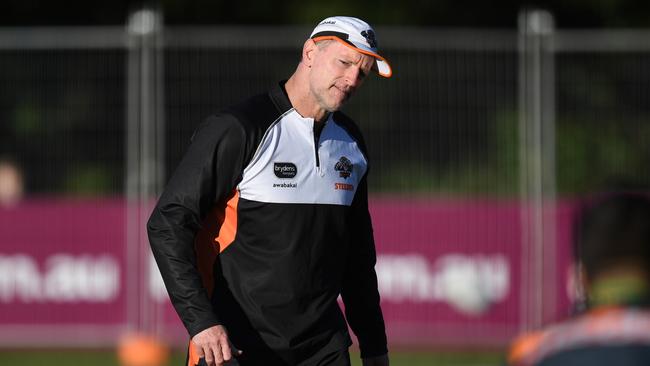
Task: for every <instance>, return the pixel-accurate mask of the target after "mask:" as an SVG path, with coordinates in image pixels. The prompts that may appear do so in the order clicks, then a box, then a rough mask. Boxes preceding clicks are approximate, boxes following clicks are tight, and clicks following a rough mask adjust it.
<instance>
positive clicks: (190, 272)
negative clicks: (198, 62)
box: [147, 115, 246, 337]
mask: <svg viewBox="0 0 650 366" xmlns="http://www.w3.org/2000/svg"><path fill="white" fill-rule="evenodd" d="M245 140H246V138H245V132H244V129H243V127H242V126H241V125H240V124H239V123H238V121H237V120H235V118H234V117H232V116H230V115H219V116H213V117H210V118H208V119H207V120H206V121H205V122H204V123H203V124H201V125H200V126H199V127H198V128H197V130H196V131H195V132H194V135H193V136H192V142H191V144H190V147H189V149H188V151H187V152H186V154H185V156H184V157H183V159H182V161H181V163H180V164H179V166H178V167H177V169H176V171H175V172H174V174H173V175H172V177H171V179H170V181H169V183H168V185H167V187H166V188H165V190H164V192H163V193H162V195H161V197H160V199H159V201H158V203H157V205H156V207H155V208H154V210H153V213H152V214H151V217H150V218H149V222H148V224H147V231H148V234H149V243H150V245H151V249H152V251H153V255H154V258H155V259H156V263H157V264H158V268H159V269H160V272H161V274H162V278H163V280H164V282H165V286H166V288H167V291H168V293H169V296H170V298H171V301H172V303H173V305H174V308H175V309H176V312H177V313H178V315H179V316H180V318H181V320H182V321H183V324H184V325H185V328H187V331H188V332H189V334H190V336H191V337H193V336H194V335H196V334H197V333H199V332H201V331H202V330H204V329H207V328H209V327H211V326H213V325H217V324H219V323H220V320H219V317H218V314H215V312H214V311H213V309H212V306H211V303H210V299H209V298H208V293H207V291H206V289H205V288H204V286H203V284H202V281H201V275H200V273H199V270H198V267H197V263H196V254H195V250H194V239H195V236H196V234H197V232H198V231H199V229H200V228H201V222H202V221H203V219H204V218H205V216H206V215H207V214H208V212H209V211H210V210H212V209H213V207H214V206H215V204H218V203H220V202H225V200H226V197H227V196H228V195H229V194H230V193H231V192H232V190H233V189H234V188H235V187H236V185H237V182H238V180H239V179H240V176H241V171H242V165H243V155H244V149H245Z"/></svg>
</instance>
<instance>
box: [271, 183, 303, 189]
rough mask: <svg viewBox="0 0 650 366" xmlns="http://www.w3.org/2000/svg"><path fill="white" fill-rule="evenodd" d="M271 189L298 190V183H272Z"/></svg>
mask: <svg viewBox="0 0 650 366" xmlns="http://www.w3.org/2000/svg"><path fill="white" fill-rule="evenodd" d="M273 188H298V183H273Z"/></svg>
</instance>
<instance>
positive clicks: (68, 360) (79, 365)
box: [0, 349, 503, 366]
mask: <svg viewBox="0 0 650 366" xmlns="http://www.w3.org/2000/svg"><path fill="white" fill-rule="evenodd" d="M184 361H185V353H184V351H176V352H173V353H172V355H171V357H170V360H169V362H168V365H169V366H182V365H183V364H184ZM0 365H3V366H4V365H6V366H10V365H20V366H42V365H48V366H86V365H88V366H119V362H118V360H117V356H116V354H115V352H114V351H107V350H101V351H98V350H74V351H72V350H29V349H27V350H0ZM352 365H353V366H361V361H360V360H359V355H358V354H357V353H353V354H352ZM425 365H426V366H497V365H503V356H502V354H501V353H499V352H485V351H482V352H476V351H466V352H464V351H458V350H456V351H440V352H429V351H411V352H405V351H402V352H391V366H425Z"/></svg>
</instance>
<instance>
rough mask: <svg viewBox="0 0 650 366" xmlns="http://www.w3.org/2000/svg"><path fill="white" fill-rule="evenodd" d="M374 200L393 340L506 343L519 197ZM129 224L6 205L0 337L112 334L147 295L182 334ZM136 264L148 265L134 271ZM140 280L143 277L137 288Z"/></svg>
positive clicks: (46, 339) (561, 250)
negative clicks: (131, 244)
mask: <svg viewBox="0 0 650 366" xmlns="http://www.w3.org/2000/svg"><path fill="white" fill-rule="evenodd" d="M571 210H572V206H571V204H568V203H567V204H562V205H559V206H558V210H557V215H556V218H557V220H556V221H557V235H558V247H557V248H556V251H555V252H556V256H557V260H556V263H555V266H556V268H557V273H558V276H557V280H556V281H555V282H554V283H552V284H551V286H552V290H553V291H554V294H555V300H554V301H553V303H552V304H550V306H551V307H552V311H551V312H552V314H554V316H555V317H561V316H563V315H564V314H566V313H567V312H568V304H569V301H570V300H569V297H568V292H567V283H569V282H570V281H569V278H568V273H569V272H568V271H569V267H570V261H569V253H570V250H569V240H568V238H569V236H570V233H569V231H568V228H569V226H570V225H569V224H570V213H571ZM370 211H371V215H372V218H373V226H374V233H375V239H376V245H377V266H376V270H377V275H378V281H379V289H380V293H381V296H382V308H383V311H384V316H385V320H386V324H387V328H388V333H389V339H390V341H391V343H394V344H410V345H415V344H417V345H449V344H451V345H454V344H457V345H461V344H462V345H466V344H473V345H502V344H505V342H507V341H508V340H509V339H510V338H511V337H513V336H514V335H516V334H517V333H518V332H519V330H520V329H521V326H522V321H523V313H522V312H523V311H524V309H525V306H526V304H527V303H528V302H529V301H528V299H527V296H530V292H529V291H527V289H526V288H525V287H524V284H525V283H524V282H523V281H522V277H523V276H525V275H526V271H527V266H528V264H529V263H528V262H527V261H526V258H525V257H524V253H523V251H522V237H523V236H522V235H523V230H524V229H525V228H524V227H523V226H522V224H521V222H522V220H521V205H520V204H519V203H518V202H516V201H479V200H475V201H471V200H458V201H453V200H435V199H417V200H416V199H408V200H407V199H398V198H380V197H375V198H373V199H371V203H370ZM125 228H126V206H125V202H124V201H123V200H120V199H102V200H30V201H26V202H24V203H21V204H19V205H17V206H15V207H11V208H0V346H1V345H11V346H19V345H20V344H22V342H24V344H29V345H30V346H34V341H36V342H37V343H40V344H43V345H44V346H47V345H50V344H57V345H70V346H75V345H102V344H112V343H114V342H115V341H116V340H117V337H119V335H120V334H121V333H122V332H124V331H126V330H127V329H132V328H133V327H134V326H137V322H138V319H134V318H133V317H134V314H136V315H135V316H136V317H137V314H142V313H143V312H142V310H141V309H140V310H138V306H142V303H143V302H142V301H140V300H141V299H140V298H141V297H143V296H147V297H148V298H147V299H146V300H148V303H150V304H153V306H154V308H152V309H151V313H152V314H155V319H154V320H155V321H156V322H157V323H158V324H157V325H156V327H155V329H156V330H157V331H158V332H159V333H161V334H163V335H164V336H165V337H166V338H167V339H168V340H169V341H171V342H184V341H185V340H186V337H187V335H186V333H185V331H184V329H183V327H182V326H181V324H180V321H179V320H178V318H177V317H176V314H175V312H174V310H173V308H172V307H171V305H170V303H169V300H168V299H167V295H166V292H165V289H164V286H163V284H162V281H161V280H160V277H159V274H158V273H157V268H156V266H155V264H154V263H153V261H152V260H151V259H150V258H149V259H148V260H147V263H137V262H135V263H134V262H133V260H131V259H130V254H129V253H133V252H132V251H131V252H130V251H129V248H127V246H126V241H125V237H126V234H125V231H126V230H125ZM143 229H144V228H143ZM131 250H132V249H131ZM134 266H136V267H139V268H140V269H142V268H146V270H145V271H142V270H129V268H132V267H134ZM138 273H141V274H144V275H145V276H148V277H147V278H144V279H143V278H129V276H132V275H133V274H138ZM134 282H142V283H145V284H147V287H148V289H147V290H146V291H141V292H135V293H133V291H132V290H130V289H133V288H134V286H129V284H130V283H134ZM135 288H137V286H136V287H135ZM145 303H147V302H145ZM146 312H147V311H146V310H145V313H146ZM134 323H135V324H134ZM53 335H58V336H59V337H55V338H54V339H53V338H52V336H53Z"/></svg>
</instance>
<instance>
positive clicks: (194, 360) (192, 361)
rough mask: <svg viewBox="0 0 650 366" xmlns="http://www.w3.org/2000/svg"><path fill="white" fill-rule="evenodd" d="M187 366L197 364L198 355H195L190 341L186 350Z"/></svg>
mask: <svg viewBox="0 0 650 366" xmlns="http://www.w3.org/2000/svg"><path fill="white" fill-rule="evenodd" d="M187 354H188V357H187V366H196V365H198V364H199V358H200V357H199V355H198V354H197V353H196V349H195V348H194V344H193V343H192V341H190V346H189V348H188V349H187Z"/></svg>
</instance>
